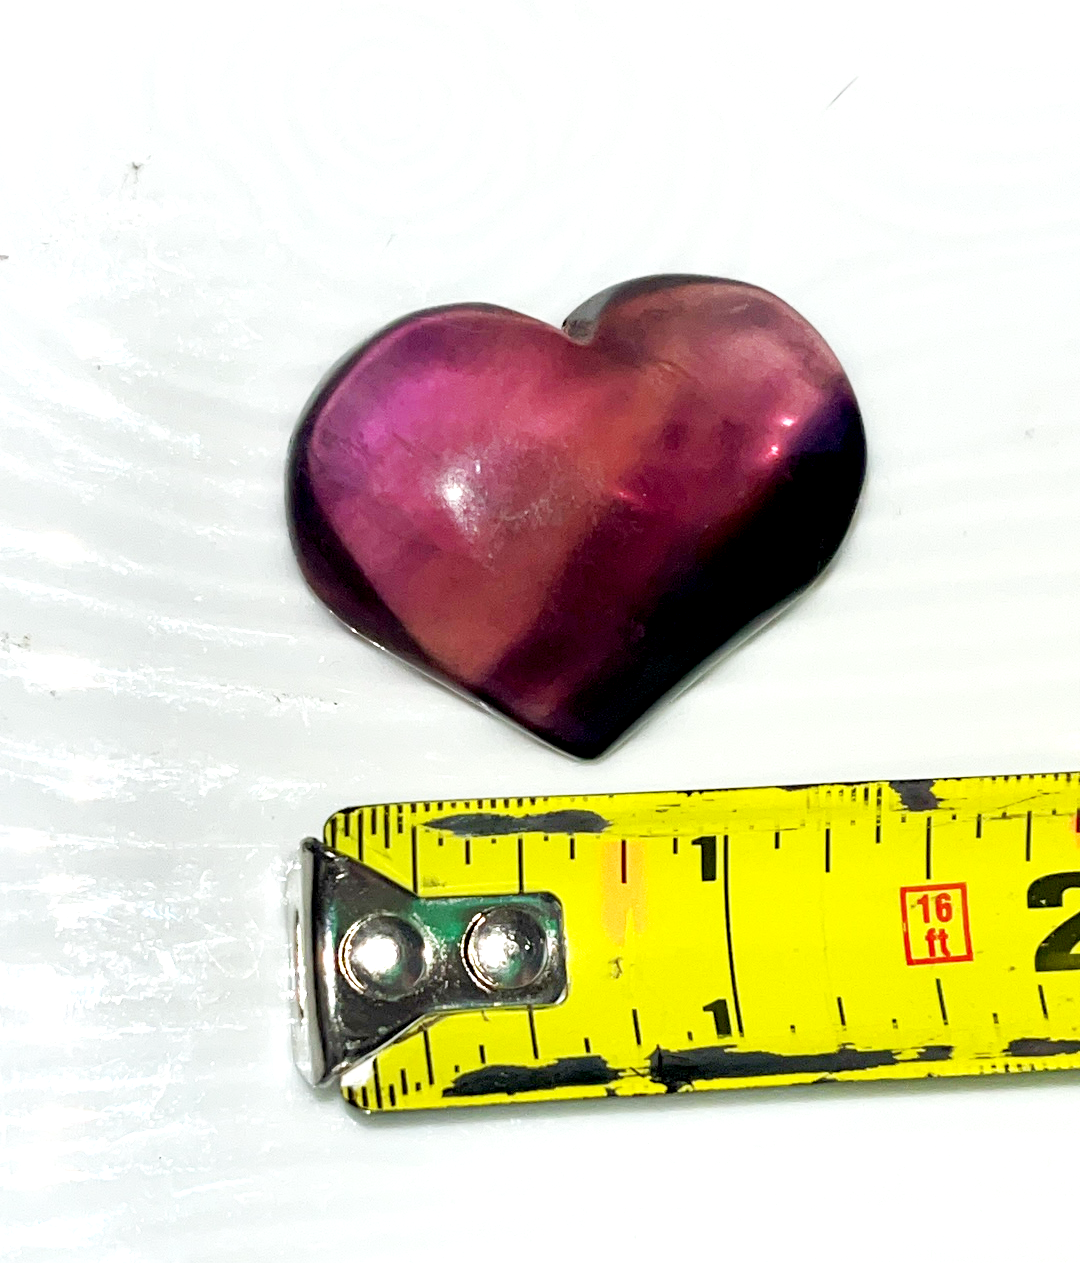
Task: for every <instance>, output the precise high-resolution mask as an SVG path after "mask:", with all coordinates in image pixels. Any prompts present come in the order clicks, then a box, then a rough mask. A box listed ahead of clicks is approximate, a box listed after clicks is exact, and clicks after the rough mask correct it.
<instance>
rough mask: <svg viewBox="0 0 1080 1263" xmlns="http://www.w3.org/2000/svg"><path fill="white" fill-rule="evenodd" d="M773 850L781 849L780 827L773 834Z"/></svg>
mask: <svg viewBox="0 0 1080 1263" xmlns="http://www.w3.org/2000/svg"><path fill="white" fill-rule="evenodd" d="M773 850H774V851H779V850H780V830H779V829H777V831H776V832H775V833H774V834H773Z"/></svg>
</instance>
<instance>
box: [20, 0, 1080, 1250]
mask: <svg viewBox="0 0 1080 1263" xmlns="http://www.w3.org/2000/svg"><path fill="white" fill-rule="evenodd" d="M19 8H20V10H21V11H20V12H16V11H15V10H14V6H8V7H7V9H6V11H5V13H4V16H3V22H2V35H0V38H2V44H0V103H2V107H3V108H2V116H3V118H4V119H5V123H4V128H3V135H2V138H0V153H2V161H0V254H3V255H7V256H8V257H7V259H5V260H3V261H0V415H2V418H3V441H2V444H0V469H2V479H3V483H2V495H0V550H2V558H0V567H2V568H0V580H2V587H0V632H2V633H3V638H2V643H0V673H2V676H3V679H2V690H3V691H2V695H0V785H2V804H0V811H2V819H3V824H4V830H3V832H2V834H0V846H2V854H3V860H2V871H0V1058H2V1062H0V1064H2V1077H0V1107H2V1112H3V1131H2V1134H0V1136H2V1148H0V1177H2V1192H0V1198H2V1201H0V1257H2V1258H4V1259H5V1260H7V1259H12V1260H24V1259H25V1260H33V1261H34V1263H37V1261H38V1260H42V1259H57V1260H73V1261H77V1263H84V1261H86V1263H89V1261H91V1260H93V1261H94V1263H97V1261H98V1260H109V1261H110V1263H111V1261H113V1260H117V1261H119V1260H140V1261H142V1260H146V1261H148V1263H149V1261H151V1260H152V1261H154V1263H187V1261H189V1260H190V1261H192V1263H194V1261H195V1260H199V1261H200V1263H201V1261H202V1260H205V1259H214V1260H240V1261H243V1263H246V1261H248V1260H252V1261H255V1260H259V1261H260V1263H261V1261H264V1260H270V1259H274V1260H276V1259H284V1260H309V1259H310V1260H315V1259H321V1258H324V1257H325V1258H326V1259H329V1260H336V1259H354V1258H356V1259H393V1258H399V1259H412V1258H421V1257H424V1258H437V1259H439V1260H445V1259H457V1258H465V1257H469V1258H483V1257H502V1256H503V1255H504V1254H506V1253H507V1252H508V1251H509V1250H511V1249H512V1250H513V1257H515V1258H520V1259H524V1260H530V1259H534V1258H537V1259H538V1258H541V1257H543V1258H550V1257H562V1258H590V1257H591V1258H602V1259H619V1260H622V1259H639V1258H640V1259H644V1258H650V1259H652V1258H683V1257H687V1252H688V1250H690V1249H691V1248H695V1249H698V1250H700V1251H701V1252H702V1257H706V1256H709V1257H716V1256H719V1257H736V1256H737V1257H740V1258H753V1259H765V1260H771V1259H785V1260H788V1259H802V1258H806V1257H810V1258H813V1257H826V1256H827V1257H828V1258H829V1259H830V1260H848V1259H850V1260H863V1259H868V1258H872V1259H892V1258H899V1257H901V1256H903V1257H905V1258H907V1257H909V1256H910V1257H912V1258H931V1257H933V1258H946V1257H947V1258H951V1259H963V1258H975V1257H979V1258H980V1259H997V1258H1002V1259H1006V1258H1007V1259H1010V1260H1015V1259H1018V1258H1030V1257H1032V1256H1033V1254H1034V1253H1035V1252H1036V1251H1037V1253H1038V1256H1039V1257H1043V1258H1053V1257H1066V1256H1067V1255H1068V1254H1071V1253H1074V1252H1075V1241H1076V1235H1075V1214H1074V1210H1075V1143H1074V1140H1073V1137H1074V1136H1075V1134H1076V1129H1077V1126H1078V1124H1080V1084H1078V1082H1077V1080H1076V1079H1075V1078H1068V1077H1067V1078H1065V1079H1059V1080H1055V1079H1054V1078H1052V1077H1047V1078H1044V1079H1039V1080H1030V1081H1027V1082H1024V1083H1017V1082H1002V1083H995V1084H987V1083H979V1084H978V1085H976V1086H973V1087H967V1086H947V1087H946V1086H935V1085H925V1086H922V1087H918V1086H916V1087H913V1088H905V1089H901V1088H884V1089H880V1090H878V1089H862V1088H856V1089H852V1088H825V1089H820V1090H816V1091H798V1092H791V1091H789V1092H757V1093H745V1094H741V1095H740V1096H738V1097H732V1096H731V1095H726V1096H724V1097H723V1098H722V1099H717V1098H715V1097H713V1098H710V1097H708V1096H699V1097H697V1098H696V1099H684V1098H679V1099H675V1100H671V1101H662V1102H655V1101H654V1102H644V1103H636V1104H634V1103H631V1104H628V1105H618V1104H612V1105H611V1106H610V1107H605V1108H599V1107H596V1106H585V1107H582V1108H572V1107H567V1108H546V1109H545V1108H539V1109H526V1108H514V1109H502V1110H487V1111H468V1112H462V1113H457V1114H453V1115H451V1116H448V1117H437V1116H433V1117H429V1118H425V1117H415V1118H411V1119H408V1120H383V1121H379V1120H376V1121H375V1122H373V1123H365V1122H363V1121H361V1120H360V1119H359V1118H358V1117H357V1116H354V1115H353V1114H351V1113H350V1112H348V1111H347V1110H346V1109H345V1107H344V1106H343V1105H341V1104H340V1103H338V1102H337V1101H336V1100H334V1099H318V1098H316V1097H315V1096H313V1095H312V1094H311V1093H309V1092H308V1091H307V1090H306V1089H305V1088H304V1087H303V1086H302V1084H301V1083H300V1081H299V1079H298V1078H297V1077H296V1076H295V1075H294V1073H293V1072H292V1069H291V1067H290V1064H289V1062H288V1053H287V1042H288V1041H287V1032H286V1025H285V1005H284V986H285V976H284V965H283V961H284V942H283V933H282V925H281V917H280V911H279V899H280V892H279V882H280V878H281V874H282V871H283V867H284V864H285V862H286V860H287V858H288V857H289V856H290V855H291V853H292V851H293V848H294V845H295V843H296V841H297V840H298V839H299V838H300V837H301V836H302V835H304V834H306V833H310V832H311V831H313V830H314V829H316V828H317V827H318V825H319V823H320V822H321V820H322V819H323V817H324V815H325V814H326V813H327V812H329V811H330V810H332V809H333V808H335V807H337V806H340V805H341V804H342V803H344V802H349V801H357V800H361V801H362V800H365V799H367V800H380V799H394V798H407V797H419V798H434V797H441V796H445V797H450V796H452V795H453V796H461V795H485V796H487V795H502V794H509V793H522V792H524V793H542V792H551V791H576V790H583V791H587V790H615V789H646V788H671V787H676V786H678V787H695V786H696V787H702V786H716V785H740V784H755V783H762V782H765V783H773V782H778V781H779V782H784V781H795V782H806V781H814V780H817V779H823V778H842V779H854V778H861V777H878V776H889V777H909V776H911V777H917V776H928V775H936V774H957V773H983V772H1015V771H1024V770H1027V771H1035V770H1046V771H1051V770H1061V769H1067V768H1075V767H1077V766H1078V764H1080V654H1078V652H1077V651H1078V648H1080V644H1078V631H1077V629H1078V627H1080V497H1078V495H1077V480H1078V475H1080V355H1078V309H1077V297H1076V296H1077V294H1078V292H1080V151H1078V148H1077V145H1076V134H1077V122H1078V116H1077V106H1078V101H1080V87H1078V81H1077V77H1076V73H1075V64H1074V38H1073V30H1072V22H1073V17H1072V13H1071V8H1070V7H1069V6H1065V5H1060V6H1057V7H1054V6H1050V7H1040V6H1039V5H1032V4H1025V5H1023V6H1019V7H1016V8H1015V9H1013V10H1012V11H1011V12H1010V14H1009V16H1008V22H1007V23H1006V21H1005V16H1006V11H1005V10H1002V11H1000V12H998V11H995V10H993V9H992V7H991V8H987V7H986V6H982V5H979V6H976V5H975V4H974V3H971V4H959V5H952V6H949V5H941V4H935V5H932V6H928V7H926V8H925V9H923V8H920V7H919V6H918V5H915V6H912V5H902V6H899V7H897V6H879V5H874V4H866V3H864V2H860V3H855V4H852V5H850V6H845V5H841V4H837V3H832V2H831V0H826V2H825V3H820V2H819V3H814V4H805V3H792V4H774V5H766V6H760V5H727V4H719V5H716V4H701V5H697V4H695V3H693V2H692V0H667V2H666V3H664V4H640V3H634V2H632V0H623V3H611V4H599V5H598V4H589V3H557V2H554V0H544V2H543V3H535V4H532V3H528V4H527V3H521V2H520V0H498V2H494V3H491V4H480V3H472V2H469V0H466V2H462V0H456V2H454V3H431V4H412V3H409V4H404V3H395V2H388V3H370V2H369V3H361V4H359V5H356V4H352V5H346V4H343V5H341V6H327V5H325V4H320V3H314V4H306V5H294V6H289V7H288V8H276V7H275V6H274V5H273V4H272V3H271V4H265V3H262V4H258V3H255V0H251V2H250V3H243V4H228V3H212V4H204V5H200V4H192V3H188V2H187V0H185V3H183V4H180V5H171V6H161V5H154V4H146V3H145V0H143V2H141V3H139V4H134V5H131V6H130V7H122V6H118V5H116V4H110V3H105V4H90V5H77V6H76V5H75V4H57V3H42V4H37V5H35V4H27V5H22V6H19ZM988 24H989V25H988ZM852 80H854V82H852ZM848 84H850V86H849V87H848V88H847V90H846V91H844V92H843V94H842V95H840V96H839V98H838V99H836V100H835V101H834V100H833V98H835V97H837V94H838V93H840V92H841V90H842V89H844V88H845V85H848ZM830 102H832V104H830ZM664 270H673V271H700V272H709V273H716V274H720V275H728V276H733V277H737V278H740V279H744V280H748V281H753V282H756V283H759V284H762V285H765V286H767V287H768V288H770V289H773V290H775V291H776V292H777V293H779V294H781V295H782V296H783V297H784V298H786V299H787V300H788V301H790V302H791V303H793V304H794V305H795V306H796V307H797V308H798V309H799V310H800V311H802V312H803V313H804V314H805V315H806V316H807V317H808V318H809V319H810V320H811V321H812V322H813V323H814V324H816V325H817V327H818V328H819V329H820V330H821V331H822V332H823V333H824V334H825V336H826V337H827V338H828V340H829V341H830V342H831V344H832V346H833V347H834V348H835V350H836V351H837V353H838V354H839V356H840V358H841V360H842V361H843V362H844V364H845V365H846V366H847V368H848V370H849V373H850V375H851V377H852V379H853V381H854V383H855V387H856V391H857V393H858V395H859V398H860V401H861V403H862V405H863V409H864V412H865V416H866V422H867V428H868V432H869V440H870V450H871V476H870V481H869V485H868V488H867V493H866V498H865V502H864V505H863V507H862V510H861V512H860V514H859V517H858V520H857V524H856V529H855V532H854V534H853V536H852V538H851V540H850V544H849V546H848V547H847V548H846V549H845V550H844V552H843V554H842V556H841V558H840V561H839V563H838V565H837V566H836V567H835V569H834V570H833V571H832V572H831V574H830V576H829V577H828V579H827V580H826V582H824V583H823V584H822V585H821V586H819V587H818V588H817V589H816V590H815V591H814V592H813V593H812V594H811V596H810V597H809V598H808V599H807V600H806V601H805V602H804V603H803V604H801V605H800V606H799V607H798V608H797V609H796V610H795V611H793V612H792V613H791V614H790V615H789V616H788V617H785V618H784V619H783V620H781V622H780V623H778V624H777V625H776V626H774V627H773V628H771V629H770V630H768V631H767V632H766V633H764V634H763V635H762V636H761V637H759V638H758V639H756V640H755V641H754V642H752V643H751V644H749V645H748V646H747V647H746V648H744V649H743V650H741V651H740V652H739V653H738V654H736V655H735V656H734V657H732V658H731V659H729V660H728V661H727V662H726V663H725V664H723V665H722V666H721V667H720V668H719V669H717V670H716V671H714V672H713V673H712V674H711V675H709V676H708V678H707V679H706V680H705V681H704V682H702V683H701V684H700V685H699V686H697V687H696V688H694V689H693V690H692V691H691V692H690V693H689V694H687V695H686V696H685V697H683V698H682V699H681V700H680V701H678V702H677V703H676V704H674V705H673V706H671V707H669V708H668V709H667V710H665V711H663V712H662V713H661V714H659V715H658V716H657V717H656V718H654V719H653V720H652V722H650V723H649V724H648V725H647V726H646V727H645V728H643V729H642V730H641V731H640V732H639V734H638V735H637V736H635V737H634V738H633V739H632V740H631V741H630V742H629V743H628V744H627V745H625V746H624V747H623V748H621V749H620V750H619V751H618V752H617V753H616V754H615V755H613V756H612V757H610V758H609V759H607V760H606V761H603V762H601V763H598V764H594V765H576V764H572V763H570V762H568V761H566V760H564V759H562V758H560V757H559V756H557V755H555V754H552V753H549V752H547V751H546V750H544V749H543V748H541V747H539V746H537V745H534V744H532V743H531V742H530V741H528V740H527V739H526V738H524V737H521V736H519V735H517V734H516V733H515V732H514V731H512V730H511V729H510V728H508V727H506V726H504V725H503V724H501V723H498V722H496V721H495V720H492V719H490V718H487V717H485V716H484V715H483V714H481V713H480V712H478V711H476V710H473V709H472V708H470V707H469V706H468V705H466V704H465V703H463V702H461V701H459V700H457V699H456V698H454V697H452V696H450V695H448V694H444V693H442V692H440V691H439V690H438V689H436V688H434V687H432V686H431V685H430V684H427V683H425V682H424V681H422V680H420V679H419V678H417V677H415V676H414V675H412V674H410V673H409V672H408V671H407V670H405V669H404V668H402V667H399V666H398V665H396V664H395V663H394V662H393V661H392V660H390V659H389V658H387V657H385V656H382V655H379V654H378V653H376V652H375V651H373V650H370V649H368V648H367V647H365V646H364V645H362V644H360V643H358V642H355V641H354V640H352V639H350V638H349V637H348V636H347V635H346V634H345V633H344V632H343V631H342V630H340V629H339V627H338V626H337V625H336V624H335V623H334V622H333V621H332V620H331V619H330V617H329V616H328V615H326V614H325V613H324V612H323V611H322V610H321V609H320V608H319V607H318V606H317V605H316V603H315V601H314V600H313V598H312V597H310V596H309V595H308V593H307V591H306V590H305V589H304V587H303V585H302V583H301V581H300V579H299V577H298V575H297V573H296V571H295V569H294V567H293V563H292V559H291V557H290V554H289V549H288V544H287V540H286V534H285V529H284V524H283V520H282V504H281V501H282V490H281V488H282V467H283V458H284V452H285V447H286V443H287V440H288V437H289V434H290V431H291V428H292V425H293V423H294V420H295V418H296V416H297V413H298V411H299V409H300V408H301V406H302V405H303V403H304V401H305V399H306V396H307V394H308V391H309V390H310V388H311V387H312V385H313V384H314V383H315V381H316V380H317V379H318V378H319V376H320V374H321V373H322V372H323V370H324V369H325V367H326V366H327V365H328V364H329V363H331V362H332V361H334V360H335V359H336V358H337V356H338V355H339V354H340V353H341V352H343V351H344V350H345V349H347V348H348V347H349V346H350V345H352V344H353V343H355V342H356V341H358V340H360V339H361V338H362V337H363V336H365V335H366V334H368V333H370V332H371V331H373V330H374V329H375V328H376V327H378V326H379V325H381V324H382V323H383V322H385V321H386V320H388V319H390V318H393V317H395V316H397V315H399V314H402V313H404V312H406V311H408V310H411V309H413V308H415V307H418V306H422V305H426V304H431V303H439V302H448V301H453V300H463V299H481V300H488V301H492V302H496V303H502V304H505V305H507V306H511V307H516V308H519V309H521V310H524V311H527V312H530V313H532V314H535V315H537V316H541V317H544V318H547V319H550V320H552V321H555V322H558V321H560V320H561V319H562V317H563V316H564V315H565V314H566V313H567V312H568V311H569V310H571V309H572V308H573V307H574V306H575V305H576V304H577V303H578V302H579V301H580V300H581V299H583V298H585V297H587V296H588V295H589V294H591V293H593V292H595V291H596V290H598V289H600V288H602V287H604V286H606V285H608V284H610V283H612V282H614V281H618V280H622V279H624V278H627V277H631V276H636V275H641V274H645V273H649V272H655V271H664Z"/></svg>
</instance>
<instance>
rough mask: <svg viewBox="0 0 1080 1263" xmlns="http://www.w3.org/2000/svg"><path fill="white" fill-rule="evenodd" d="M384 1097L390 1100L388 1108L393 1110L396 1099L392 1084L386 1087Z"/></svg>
mask: <svg viewBox="0 0 1080 1263" xmlns="http://www.w3.org/2000/svg"><path fill="white" fill-rule="evenodd" d="M386 1095H387V1096H388V1097H389V1098H390V1108H391V1109H393V1107H394V1106H395V1105H396V1104H397V1097H396V1096H395V1095H394V1085H393V1084H392V1083H388V1084H387V1085H386Z"/></svg>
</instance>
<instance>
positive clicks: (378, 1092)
mask: <svg viewBox="0 0 1080 1263" xmlns="http://www.w3.org/2000/svg"><path fill="white" fill-rule="evenodd" d="M371 1068H372V1070H373V1071H374V1073H375V1108H376V1109H379V1110H381V1109H382V1084H381V1083H380V1082H379V1059H378V1057H376V1058H375V1059H374V1061H372V1063H371Z"/></svg>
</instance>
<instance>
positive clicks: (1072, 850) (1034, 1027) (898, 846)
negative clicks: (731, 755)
mask: <svg viewBox="0 0 1080 1263" xmlns="http://www.w3.org/2000/svg"><path fill="white" fill-rule="evenodd" d="M290 906H291V909H292V912H291V915H292V942H293V960H294V971H295V978H296V985H295V997H296V1008H295V1024H294V1030H295V1033H296V1051H297V1060H298V1063H299V1064H300V1065H301V1068H302V1069H303V1070H304V1071H305V1073H306V1074H307V1075H308V1077H309V1078H310V1079H311V1080H312V1081H314V1082H325V1081H328V1080H329V1079H332V1078H334V1077H338V1076H340V1077H341V1081H342V1087H343V1090H344V1092H345V1095H346V1097H347V1099H348V1100H349V1101H350V1102H352V1103H354V1104H356V1105H358V1106H360V1107H361V1108H364V1109H369V1110H401V1109H416V1108H432V1107H443V1106H456V1105H467V1104H483V1103H497V1102H505V1101H511V1100H528V1101H532V1100H556V1099H564V1098H568V1097H603V1096H632V1095H648V1094H658V1093H667V1092H677V1091H694V1090H702V1089H709V1088H734V1087H748V1086H754V1085H763V1084H779V1083H808V1082H814V1081H818V1080H821V1079H842V1080H865V1079H898V1078H914V1077H929V1076H935V1075H940V1076H953V1075H977V1074H988V1073H1000V1072H1006V1071H1026V1070H1047V1069H1055V1068H1061V1069H1064V1068H1077V1067H1080V972H1077V970H1080V952H1078V951H1076V950H1075V949H1076V945H1077V943H1078V942H1080V776H1077V775H1075V774H1072V773H1057V774H1049V775H1039V776H1010V777H972V778H966V779H958V780H937V781H933V782H868V783H861V784H855V785H851V784H847V785H843V784H836V785H814V786H800V787H796V788H790V789H785V788H779V787H769V788H762V789H735V790H716V791H703V792H694V793H685V792H679V793H666V794H665V793H648V794H615V795H585V796H570V797H560V798H502V799H485V800H475V799H473V800H459V801H454V802H416V803H391V804H378V805H374V806H365V807H353V808H349V809H347V810H344V811H340V812H336V813H335V814H334V815H333V816H331V817H330V819H329V820H328V821H327V823H326V827H325V830H324V835H323V838H322V840H321V841H319V842H315V841H309V842H308V843H306V844H305V848H304V850H303V858H302V862H301V864H300V865H299V866H298V868H297V870H296V873H295V874H294V878H293V883H292V890H291V895H290Z"/></svg>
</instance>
